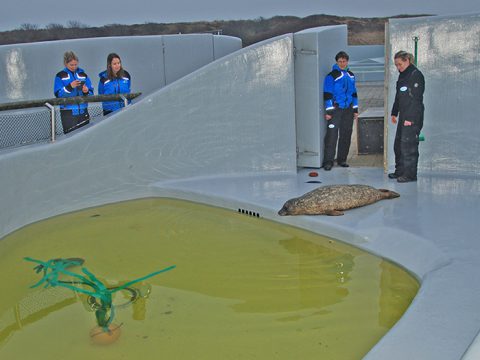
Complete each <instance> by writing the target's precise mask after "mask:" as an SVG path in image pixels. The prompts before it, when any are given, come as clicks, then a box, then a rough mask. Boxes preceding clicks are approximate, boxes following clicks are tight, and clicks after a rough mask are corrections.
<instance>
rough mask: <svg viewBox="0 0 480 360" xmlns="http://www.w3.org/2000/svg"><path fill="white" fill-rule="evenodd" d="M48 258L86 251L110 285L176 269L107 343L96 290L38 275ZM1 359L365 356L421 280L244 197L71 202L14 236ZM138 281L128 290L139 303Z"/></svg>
mask: <svg viewBox="0 0 480 360" xmlns="http://www.w3.org/2000/svg"><path fill="white" fill-rule="evenodd" d="M25 256H29V257H32V258H36V259H42V260H48V259H52V258H69V257H80V258H83V259H85V263H84V265H83V266H85V267H87V268H88V270H89V271H91V272H92V273H94V274H95V275H96V276H98V277H99V278H100V279H101V280H102V281H104V282H105V283H107V284H108V285H109V286H118V285H119V284H122V283H125V282H127V281H129V280H133V279H136V278H139V277H142V276H144V275H146V274H149V273H151V272H153V271H156V270H159V269H163V268H165V267H167V266H170V265H176V268H175V269H173V270H171V271H168V272H165V273H162V274H160V275H158V276H156V277H153V278H150V279H148V280H146V281H144V282H143V283H141V284H138V287H139V288H141V289H143V290H142V291H143V294H147V292H148V291H147V290H149V291H150V292H149V294H148V295H146V297H141V298H139V299H138V300H137V301H135V302H134V303H133V304H129V305H127V306H123V307H122V306H117V307H116V308H117V312H116V317H115V323H117V324H121V330H122V333H121V336H120V338H119V340H118V341H117V342H115V343H114V344H110V345H103V346H102V345H97V344H93V343H92V341H91V338H90V335H89V332H90V329H92V328H93V327H94V326H95V315H94V312H92V310H91V308H90V307H89V306H88V304H87V303H86V301H85V296H82V295H79V294H75V293H74V292H73V291H71V290H68V289H64V288H59V287H55V288H52V287H50V288H43V287H39V288H34V289H32V288H30V286H31V285H33V284H35V283H36V282H38V281H39V280H40V275H39V274H36V273H35V272H34V271H33V269H32V268H33V266H34V264H32V263H30V262H27V261H24V260H23V258H24V257H25ZM0 285H1V287H2V291H1V294H2V295H1V301H0V359H35V360H43V359H62V360H64V359H66V360H67V359H68V360H74V359H102V360H109V359H129V360H130V359H136V358H143V359H160V358H161V359H182V360H183V359H195V360H200V359H209V360H212V359H221V360H226V359H335V360H342V359H345V360H354V359H361V358H362V357H363V356H364V355H365V354H366V353H367V352H368V350H369V349H370V348H371V347H372V346H373V345H374V344H375V343H376V342H377V341H378V340H379V339H380V338H381V337H382V336H383V335H384V334H385V333H386V332H387V331H388V330H389V329H390V328H391V327H392V326H393V325H394V324H395V322H396V321H397V320H398V319H399V318H400V317H401V316H402V314H403V312H404V311H405V310H406V308H407V307H408V306H409V304H410V303H411V301H412V299H413V297H414V296H415V294H416V293H417V290H418V287H419V284H418V282H417V281H416V280H415V278H413V277H412V276H411V275H410V274H409V273H407V272H406V271H405V270H404V269H402V268H400V267H398V266H396V265H394V264H392V263H390V262H388V261H386V260H384V259H382V258H379V257H375V256H373V255H371V254H369V253H366V252H363V251H361V250H359V249H357V248H354V247H351V246H348V245H346V244H344V243H341V242H338V241H334V240H332V239H329V238H325V237H321V236H318V235H316V234H313V233H311V232H308V231H304V230H301V229H298V228H294V227H290V226H285V225H281V224H278V223H275V222H271V221H267V220H265V219H261V218H256V217H249V216H246V215H243V214H240V213H237V212H234V211H229V210H225V209H220V208H216V207H209V206H205V205H200V204H195V203H191V202H187V201H180V200H172V199H162V198H160V199H157V198H155V199H142V200H135V201H128V202H122V203H116V204H111V205H106V206H101V207H98V208H91V209H86V210H82V211H78V212H74V213H69V214H65V215H62V216H58V217H55V218H51V219H48V220H45V221H42V222H38V223H35V224H32V225H29V226H26V227H24V228H22V229H20V230H18V231H16V232H14V233H12V234H10V235H8V236H6V237H5V238H3V239H2V240H0ZM126 297H127V295H125V293H124V292H119V293H117V294H116V296H115V298H114V304H117V305H120V304H125V303H126V302H128V301H126Z"/></svg>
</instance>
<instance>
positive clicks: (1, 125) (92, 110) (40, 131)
mask: <svg viewBox="0 0 480 360" xmlns="http://www.w3.org/2000/svg"><path fill="white" fill-rule="evenodd" d="M88 112H89V114H90V120H91V121H95V120H99V119H101V118H103V111H102V104H101V103H90V104H89V105H88ZM55 135H56V137H59V136H62V135H63V127H62V121H61V119H60V108H59V107H58V106H55ZM51 139H52V126H51V112H50V110H49V109H47V108H44V109H42V108H33V109H22V110H16V111H8V112H6V111H5V112H0V150H2V149H8V148H15V147H19V146H24V145H30V144H35V143H46V142H50V141H51Z"/></svg>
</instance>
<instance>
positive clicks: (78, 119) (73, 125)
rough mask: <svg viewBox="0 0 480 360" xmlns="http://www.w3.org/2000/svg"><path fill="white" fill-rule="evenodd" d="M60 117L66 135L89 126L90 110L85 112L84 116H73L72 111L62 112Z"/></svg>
mask: <svg viewBox="0 0 480 360" xmlns="http://www.w3.org/2000/svg"><path fill="white" fill-rule="evenodd" d="M60 116H61V119H62V126H63V133H64V134H67V133H69V132H70V131H73V130H75V129H78V128H79V127H82V126H84V125H87V124H88V123H89V122H90V115H89V113H88V110H85V112H84V113H83V114H79V115H73V114H72V110H60Z"/></svg>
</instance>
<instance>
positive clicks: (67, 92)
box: [53, 51, 93, 134]
mask: <svg viewBox="0 0 480 360" xmlns="http://www.w3.org/2000/svg"><path fill="white" fill-rule="evenodd" d="M63 63H64V65H65V68H64V69H63V70H62V71H60V72H59V73H57V75H56V76H55V82H54V85H53V93H54V94H55V97H59V98H60V97H74V96H86V95H93V86H92V83H91V81H90V78H89V77H88V75H87V74H86V73H85V71H83V69H81V68H79V67H78V57H77V55H75V53H74V52H73V51H67V52H65V54H64V55H63ZM60 116H61V119H62V126H63V132H64V133H65V134H66V133H68V132H70V131H72V130H75V129H77V128H79V127H81V126H84V125H87V124H88V122H89V120H90V116H89V114H88V104H87V103H81V104H69V105H61V106H60Z"/></svg>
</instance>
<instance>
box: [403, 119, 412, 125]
mask: <svg viewBox="0 0 480 360" xmlns="http://www.w3.org/2000/svg"><path fill="white" fill-rule="evenodd" d="M412 125H413V123H412V122H411V121H408V120H405V121H404V122H403V126H412Z"/></svg>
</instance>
